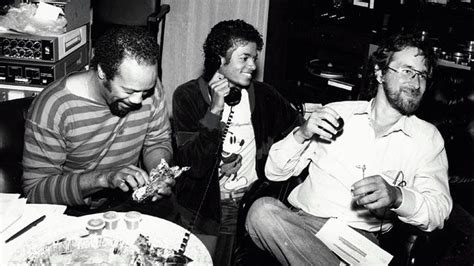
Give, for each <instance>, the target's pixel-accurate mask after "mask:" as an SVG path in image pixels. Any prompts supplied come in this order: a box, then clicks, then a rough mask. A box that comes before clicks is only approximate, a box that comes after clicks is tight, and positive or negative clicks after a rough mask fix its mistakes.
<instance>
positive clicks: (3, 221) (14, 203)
mask: <svg viewBox="0 0 474 266" xmlns="http://www.w3.org/2000/svg"><path fill="white" fill-rule="evenodd" d="M10 195H13V194H10ZM17 195H18V194H17ZM18 196H19V195H18ZM25 206H26V199H18V197H17V198H15V197H14V196H4V195H2V198H1V200H0V210H2V212H1V214H0V233H2V232H3V231H5V230H6V229H7V228H9V227H10V226H11V225H12V224H14V223H15V222H16V221H17V220H18V219H20V217H21V216H22V215H23V212H24V209H25Z"/></svg>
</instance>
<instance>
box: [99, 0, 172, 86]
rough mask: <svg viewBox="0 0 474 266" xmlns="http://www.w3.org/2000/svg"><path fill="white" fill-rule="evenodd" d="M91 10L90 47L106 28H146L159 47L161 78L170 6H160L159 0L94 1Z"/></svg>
mask: <svg viewBox="0 0 474 266" xmlns="http://www.w3.org/2000/svg"><path fill="white" fill-rule="evenodd" d="M92 9H93V22H92V34H91V35H92V47H94V41H95V40H96V39H97V37H98V36H100V35H101V34H102V33H103V32H104V31H105V30H107V29H108V28H111V27H114V26H123V25H127V26H142V27H146V28H147V29H148V31H149V32H150V33H151V34H152V35H153V36H155V37H156V40H157V42H158V44H159V45H160V58H159V59H158V67H159V68H158V74H159V77H160V78H161V75H162V68H161V58H162V54H163V41H164V30H165V22H166V14H168V13H169V11H170V6H169V5H161V1H160V0H134V1H127V0H94V1H92Z"/></svg>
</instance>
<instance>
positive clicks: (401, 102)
mask: <svg viewBox="0 0 474 266" xmlns="http://www.w3.org/2000/svg"><path fill="white" fill-rule="evenodd" d="M383 89H384V91H385V95H386V96H387V100H388V102H389V104H390V105H391V106H392V107H393V108H394V109H395V110H397V111H398V112H400V113H401V114H402V115H406V116H410V115H412V114H414V113H415V112H416V110H418V107H419V106H420V102H421V96H422V93H421V91H420V90H419V89H413V88H411V87H409V86H400V88H399V89H398V90H397V89H395V88H391V87H390V86H389V85H388V84H387V83H385V82H384V84H383Z"/></svg>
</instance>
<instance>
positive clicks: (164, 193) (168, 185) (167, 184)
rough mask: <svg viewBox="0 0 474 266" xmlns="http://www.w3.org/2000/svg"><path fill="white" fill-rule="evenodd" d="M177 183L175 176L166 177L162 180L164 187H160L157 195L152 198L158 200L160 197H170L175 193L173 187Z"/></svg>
mask: <svg viewBox="0 0 474 266" xmlns="http://www.w3.org/2000/svg"><path fill="white" fill-rule="evenodd" d="M175 184H176V181H175V180H174V178H165V180H163V181H162V184H161V185H162V187H160V188H159V189H158V191H157V192H156V194H155V195H153V198H151V201H157V200H159V199H162V198H164V197H169V196H171V194H172V193H173V191H172V188H173V187H174V185H175Z"/></svg>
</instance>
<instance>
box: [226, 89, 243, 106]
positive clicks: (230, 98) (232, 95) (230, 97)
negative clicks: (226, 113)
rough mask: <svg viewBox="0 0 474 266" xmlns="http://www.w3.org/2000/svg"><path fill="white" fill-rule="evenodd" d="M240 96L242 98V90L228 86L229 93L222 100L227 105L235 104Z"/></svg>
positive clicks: (238, 101)
mask: <svg viewBox="0 0 474 266" xmlns="http://www.w3.org/2000/svg"><path fill="white" fill-rule="evenodd" d="M240 98H242V92H241V91H240V90H239V89H238V88H236V87H230V91H229V94H227V96H225V97H224V102H225V103H226V104H227V105H228V106H235V105H237V104H239V103H240Z"/></svg>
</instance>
